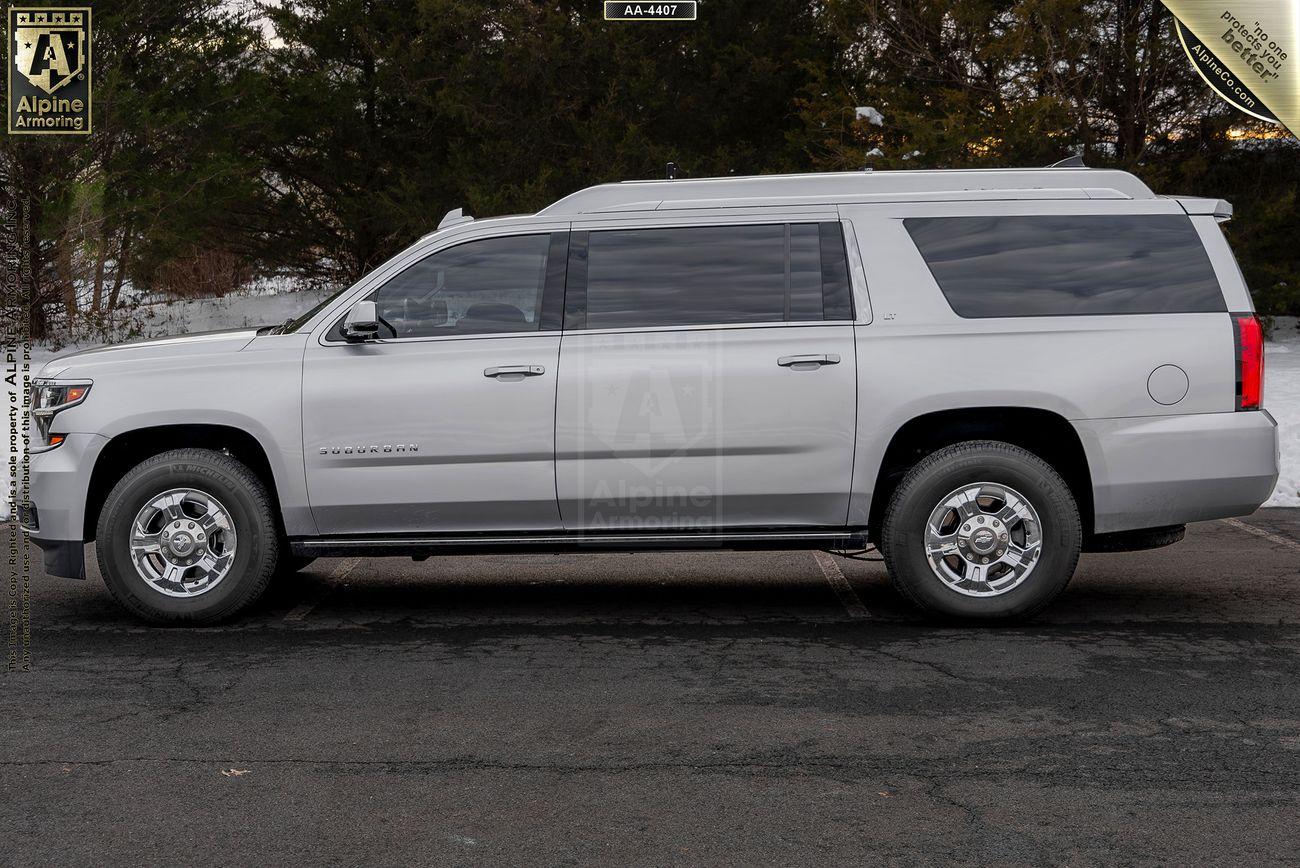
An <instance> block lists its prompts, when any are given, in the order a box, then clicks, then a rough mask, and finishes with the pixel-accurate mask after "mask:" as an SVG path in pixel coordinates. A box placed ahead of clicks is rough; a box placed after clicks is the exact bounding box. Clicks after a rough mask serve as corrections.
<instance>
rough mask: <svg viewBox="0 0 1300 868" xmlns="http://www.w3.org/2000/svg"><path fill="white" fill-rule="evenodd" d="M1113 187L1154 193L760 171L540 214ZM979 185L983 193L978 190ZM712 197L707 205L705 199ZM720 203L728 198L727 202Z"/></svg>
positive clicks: (583, 194) (992, 176)
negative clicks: (668, 205) (664, 204)
mask: <svg viewBox="0 0 1300 868" xmlns="http://www.w3.org/2000/svg"><path fill="white" fill-rule="evenodd" d="M1081 189H1082V190H1101V189H1109V190H1113V191H1115V193H1117V194H1119V195H1121V196H1124V197H1128V198H1132V199H1151V198H1153V197H1154V196H1155V194H1154V193H1153V192H1151V188H1149V187H1148V186H1147V185H1146V184H1144V183H1142V181H1141V180H1140V179H1138V178H1136V177H1134V176H1133V175H1131V174H1129V173H1128V172H1123V171H1119V170H1117V169H1089V168H1086V167H1085V168H1066V167H1061V168H1059V169H1042V168H1038V169H911V170H907V171H892V172H821V173H812V174H802V175H758V176H751V177H737V176H728V177H724V178H689V179H683V180H677V181H632V182H628V181H624V182H623V183H620V184H602V185H600V186H596V187H588V188H586V189H585V190H579V191H578V192H576V193H571V194H569V195H568V196H565V197H564V198H563V199H560V200H558V201H556V202H553V203H552V204H550V205H548V206H547V207H545V208H543V209H542V210H541V211H539V212H538V214H539V215H545V216H552V217H554V216H571V215H576V214H591V213H595V212H598V211H599V212H605V213H608V212H611V211H633V210H653V209H654V208H656V207H659V206H658V204H657V203H660V202H664V201H670V202H673V203H675V207H683V205H682V204H678V203H684V202H687V201H692V200H694V201H698V202H700V203H701V205H700V207H714V208H717V207H728V206H729V207H736V206H739V205H741V204H745V205H752V206H758V205H765V204H782V205H794V204H798V203H800V202H804V203H809V204H811V203H827V202H835V201H841V202H842V201H849V200H852V199H853V198H855V197H858V196H870V195H881V196H883V195H884V194H888V195H890V196H891V197H893V200H894V201H908V200H909V199H911V198H913V197H914V198H916V199H918V200H919V199H924V198H931V197H934V196H936V195H937V194H949V195H952V196H954V197H966V196H973V195H979V194H980V193H981V192H982V193H983V194H984V195H988V194H989V193H992V192H993V191H1000V192H1001V193H1002V194H1003V195H1005V196H1006V197H1007V198H1015V197H1016V196H1017V195H1020V193H1019V191H1023V190H1037V191H1039V192H1038V193H1037V194H1036V197H1037V198H1052V194H1051V193H1049V192H1047V191H1073V192H1062V193H1060V194H1059V195H1061V196H1077V195H1078V191H1079V190H1081ZM977 191H979V192H977ZM706 203H707V204H706ZM721 203H727V204H726V206H724V205H722V204H721Z"/></svg>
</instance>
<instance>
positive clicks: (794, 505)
mask: <svg viewBox="0 0 1300 868" xmlns="http://www.w3.org/2000/svg"><path fill="white" fill-rule="evenodd" d="M659 221H660V222H659V225H656V224H655V223H654V222H652V221H647V222H646V223H645V224H640V225H638V224H637V223H636V222H632V223H630V224H629V223H626V222H624V223H613V222H599V221H593V222H591V223H588V224H586V225H582V226H580V225H579V224H575V232H574V233H573V235H572V241H571V245H570V259H569V269H568V271H569V275H568V286H567V290H566V306H565V333H564V339H563V342H562V345H561V349H560V379H559V387H558V394H557V398H556V491H557V495H558V498H559V504H560V513H561V517H562V520H563V523H564V527H565V528H566V529H571V530H597V529H608V530H619V529H635V530H659V529H676V530H681V529H697V530H707V529H711V528H739V527H790V526H842V525H843V524H844V523H845V521H846V516H847V511H848V498H849V485H850V477H851V471H852V464H853V441H854V413H855V397H854V396H855V388H856V365H855V357H854V352H855V350H854V340H853V325H852V320H853V310H852V298H851V292H850V288H849V279H848V273H847V264H846V261H845V248H844V241H843V234H842V230H841V227H840V224H839V223H838V222H837V220H836V219H834V218H833V217H831V218H827V217H821V218H817V217H812V218H810V217H808V216H806V215H804V216H801V217H791V218H790V219H772V220H771V222H762V223H760V222H751V223H737V222H732V223H729V224H716V223H715V224H712V225H711V224H710V223H709V222H708V220H707V218H697V219H695V220H694V221H684V222H685V225H680V224H678V225H663V222H662V221H663V217H662V216H660V217H659ZM579 229H581V231H577V230H579Z"/></svg>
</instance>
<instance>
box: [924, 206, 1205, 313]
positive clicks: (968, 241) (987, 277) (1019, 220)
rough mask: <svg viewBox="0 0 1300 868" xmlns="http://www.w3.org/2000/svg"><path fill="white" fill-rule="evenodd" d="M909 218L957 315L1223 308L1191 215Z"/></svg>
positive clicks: (940, 286)
mask: <svg viewBox="0 0 1300 868" xmlns="http://www.w3.org/2000/svg"><path fill="white" fill-rule="evenodd" d="M903 225H904V226H905V227H906V228H907V231H908V233H909V234H910V235H911V236H912V240H913V241H914V242H915V243H916V246H917V249H919V250H920V251H921V256H922V257H923V258H924V259H925V262H926V265H928V266H929V267H930V271H931V273H932V274H933V275H934V279H935V281H936V282H937V283H938V284H939V288H940V289H941V290H943V294H944V296H945V297H946V298H947V299H948V303H949V304H950V305H951V306H952V309H953V310H954V311H955V312H956V313H957V315H958V316H963V317H1014V316H1081V315H1090V314H1122V313H1127V314H1138V313H1196V312H1206V311H1224V310H1227V307H1226V306H1225V305H1224V302H1223V294H1222V293H1221V292H1220V291H1219V283H1218V280H1217V279H1216V278H1215V276H1214V269H1213V268H1212V267H1211V266H1210V259H1209V257H1208V256H1207V255H1206V253H1205V248H1204V247H1202V246H1201V239H1200V238H1199V237H1198V236H1197V234H1196V230H1195V228H1194V227H1193V226H1192V222H1191V219H1190V218H1188V217H1185V216H1179V215H1172V214H1171V215H1163V214H1162V215H1131V216H1129V215H1125V216H1093V215H1086V216H1073V217H1065V216H1036V217H912V218H907V219H905V220H904V221H903Z"/></svg>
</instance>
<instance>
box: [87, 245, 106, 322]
mask: <svg viewBox="0 0 1300 868" xmlns="http://www.w3.org/2000/svg"><path fill="white" fill-rule="evenodd" d="M106 262H108V230H107V229H101V230H100V233H99V255H98V256H97V257H96V258H95V288H94V294H93V295H92V296H91V297H90V310H91V312H92V313H99V311H100V309H101V303H100V300H101V299H102V298H103V295H104V264H105V263H106Z"/></svg>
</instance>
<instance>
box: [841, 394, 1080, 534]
mask: <svg viewBox="0 0 1300 868" xmlns="http://www.w3.org/2000/svg"><path fill="white" fill-rule="evenodd" d="M966 440H1001V441H1003V442H1006V443H1011V444H1012V445H1015V446H1019V447H1021V448H1022V449H1027V450H1028V451H1030V452H1032V453H1034V454H1035V455H1037V456H1038V457H1039V458H1042V459H1043V460H1044V461H1046V462H1047V463H1048V464H1050V465H1052V467H1053V468H1054V469H1055V470H1056V472H1057V473H1059V474H1061V477H1062V478H1063V479H1064V480H1065V482H1066V484H1067V485H1068V486H1069V487H1070V493H1071V494H1073V495H1074V499H1075V502H1076V503H1077V504H1078V506H1079V517H1080V519H1081V520H1082V522H1083V532H1084V535H1085V536H1087V535H1089V534H1091V533H1092V528H1093V497H1092V473H1091V470H1090V469H1089V465H1088V456H1087V454H1086V453H1085V452H1084V448H1083V441H1082V440H1080V439H1079V434H1078V432H1077V431H1075V429H1074V426H1073V425H1071V424H1070V423H1069V421H1068V420H1067V419H1066V418H1065V417H1064V416H1062V415H1060V414H1059V413H1056V412H1053V411H1051V410H1044V409H1042V408H1039V407H1017V406H997V407H962V408H954V409H945V410H936V411H932V412H928V413H923V414H921V415H919V416H914V417H913V418H911V419H909V420H907V421H906V422H904V423H903V424H902V425H901V426H899V428H898V429H897V430H896V431H895V432H894V435H893V437H892V438H890V441H889V445H888V446H887V447H886V448H885V452H884V456H883V457H882V459H881V462H880V467H879V468H878V470H877V472H876V480H875V486H874V488H873V489H872V495H871V506H870V510H869V513H868V519H867V526H868V528H869V529H870V531H871V535H872V537H873V538H874V539H879V529H880V523H881V521H883V519H884V515H885V508H886V507H887V506H888V505H889V499H890V497H892V496H893V493H894V490H895V489H896V488H897V487H898V483H899V482H900V481H901V480H902V478H903V476H904V475H905V474H906V473H907V471H908V470H909V469H910V468H911V467H912V466H914V465H915V464H916V463H917V462H918V461H920V460H921V459H922V458H924V457H925V456H927V455H929V454H931V453H933V452H935V451H937V450H939V449H943V448H944V447H946V446H951V445H953V444H955V443H961V442H963V441H966Z"/></svg>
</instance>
